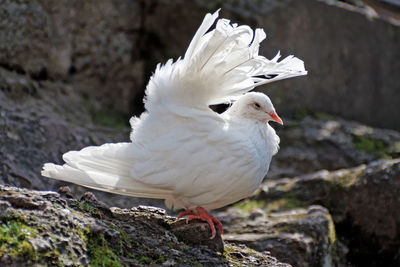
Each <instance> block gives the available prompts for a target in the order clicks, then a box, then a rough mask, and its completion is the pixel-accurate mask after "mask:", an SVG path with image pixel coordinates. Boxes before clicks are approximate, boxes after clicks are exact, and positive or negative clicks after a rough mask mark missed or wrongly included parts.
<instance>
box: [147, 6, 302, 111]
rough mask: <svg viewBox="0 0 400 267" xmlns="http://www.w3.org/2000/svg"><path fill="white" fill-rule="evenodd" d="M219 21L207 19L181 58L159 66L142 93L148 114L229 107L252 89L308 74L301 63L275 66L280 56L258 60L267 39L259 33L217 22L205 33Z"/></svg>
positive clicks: (213, 16) (286, 61) (294, 60)
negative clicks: (181, 108) (170, 109)
mask: <svg viewBox="0 0 400 267" xmlns="http://www.w3.org/2000/svg"><path fill="white" fill-rule="evenodd" d="M217 17H218V11H217V12H215V13H214V14H207V15H206V16H205V18H204V20H203V22H202V24H201V26H200V27H199V29H198V30H197V32H196V34H195V36H194V37H193V39H192V41H191V43H190V45H189V47H188V49H187V51H186V53H185V57H184V58H183V59H178V60H177V61H176V62H175V63H173V61H172V60H169V61H168V62H167V63H166V64H165V65H164V66H161V65H158V66H157V69H156V71H155V73H154V75H153V76H152V78H151V80H150V82H149V85H148V87H147V89H146V95H147V98H146V109H147V110H148V111H150V110H152V109H155V108H156V106H158V107H159V106H160V105H163V108H165V106H168V105H175V107H176V105H178V106H186V107H191V108H204V107H205V106H208V105H213V104H220V103H227V102H231V101H234V100H236V99H237V98H238V97H240V96H241V95H242V94H244V93H246V92H248V91H250V90H252V89H253V88H254V87H256V86H260V85H263V84H266V83H270V82H273V81H277V80H281V79H286V78H291V77H295V76H301V75H306V74H307V71H306V70H305V68H304V63H303V61H302V60H300V59H298V58H296V57H294V56H288V57H286V58H284V59H283V60H281V61H279V62H278V59H279V58H280V53H279V52H278V54H277V55H276V56H275V57H274V58H273V59H272V60H268V59H267V58H265V57H263V56H260V55H258V51H259V46H260V43H261V42H262V41H263V40H264V39H265V38H266V35H265V33H264V31H263V30H262V29H256V30H255V31H254V32H253V30H252V29H251V28H250V27H248V26H245V25H243V26H237V25H236V24H230V22H229V20H226V19H219V20H218V21H217V23H216V28H215V29H213V30H211V31H209V32H207V31H208V30H209V28H210V27H211V26H212V25H213V24H214V21H215V20H216V19H217ZM161 100H162V101H161ZM164 110H165V109H164Z"/></svg>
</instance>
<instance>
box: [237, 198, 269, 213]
mask: <svg viewBox="0 0 400 267" xmlns="http://www.w3.org/2000/svg"><path fill="white" fill-rule="evenodd" d="M233 207H235V208H237V209H239V210H241V211H243V212H244V213H251V212H252V211H253V210H255V209H264V208H265V207H266V203H265V202H264V201H258V200H254V199H247V200H245V201H241V202H238V203H236V204H234V205H233Z"/></svg>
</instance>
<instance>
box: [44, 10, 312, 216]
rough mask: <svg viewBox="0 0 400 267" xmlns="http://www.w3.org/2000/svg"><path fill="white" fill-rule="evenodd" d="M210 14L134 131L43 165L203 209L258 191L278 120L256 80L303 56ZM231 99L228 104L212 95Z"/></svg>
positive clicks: (163, 72)
mask: <svg viewBox="0 0 400 267" xmlns="http://www.w3.org/2000/svg"><path fill="white" fill-rule="evenodd" d="M217 17H218V11H217V12H215V13H214V14H207V15H206V16H205V18H204V20H203V23H202V24H201V26H200V28H199V29H198V30H197V32H196V34H195V36H194V38H193V40H192V41H191V43H190V45H189V47H188V49H187V51H186V53H185V56H184V58H183V59H178V60H177V61H176V62H173V61H172V60H169V61H168V62H167V63H166V64H165V65H163V66H162V65H158V66H157V69H156V71H155V73H154V75H153V76H152V78H151V79H150V81H149V84H148V86H147V89H146V98H145V108H146V112H144V113H143V114H142V115H141V116H140V118H135V117H134V118H132V119H131V125H132V133H131V141H132V142H127V143H117V144H105V145H102V146H98V147H87V148H84V149H82V150H81V151H70V152H68V153H66V154H64V156H63V159H64V161H65V164H64V165H63V166H59V165H54V164H51V163H47V164H45V165H44V167H43V171H42V175H43V176H47V177H50V178H55V179H59V180H63V181H67V182H72V183H76V184H80V185H83V186H86V187H90V188H94V189H98V190H103V191H107V192H113V193H117V194H123V195H129V196H137V197H147V198H162V199H165V200H166V204H167V205H168V206H174V207H175V208H178V209H179V208H184V207H185V208H189V209H192V208H195V207H197V206H202V207H204V208H205V209H207V210H210V209H215V208H219V207H222V206H225V205H227V204H230V203H233V202H235V201H238V200H240V199H242V198H245V197H247V196H249V195H250V194H252V193H253V192H254V190H255V189H256V188H257V187H258V186H259V185H260V183H261V181H262V179H263V178H264V176H265V175H266V173H267V171H268V168H269V164H270V161H271V158H272V156H273V155H274V154H275V153H276V152H277V150H278V144H279V137H278V136H277V135H276V134H275V131H274V130H273V129H272V128H271V127H270V126H269V125H268V121H269V120H275V121H278V122H279V121H280V119H279V117H277V116H276V113H275V110H274V107H273V105H272V103H271V101H270V100H269V98H268V97H267V96H265V95H264V94H261V93H248V92H249V91H250V90H252V89H253V88H254V87H255V86H259V85H262V84H266V83H269V82H272V81H276V80H280V79H285V78H289V77H295V76H299V75H305V74H306V73H307V72H306V71H305V69H304V64H303V61H301V60H300V59H298V58H296V57H293V56H289V57H287V58H285V59H283V60H282V61H280V62H278V58H279V57H280V55H279V53H278V55H277V56H276V57H274V58H273V59H272V60H268V59H266V58H265V57H263V56H260V55H258V49H259V44H260V42H261V41H262V40H263V39H265V33H264V31H263V30H262V29H256V30H255V32H254V33H253V30H252V29H251V28H250V27H248V26H237V25H236V24H230V23H229V21H228V20H226V19H219V20H218V21H217V23H216V28H215V29H214V30H211V31H209V32H207V31H208V30H209V28H210V27H211V26H212V25H213V23H214V21H215V20H216V18H217ZM219 103H233V105H232V106H231V107H230V108H229V109H228V110H227V111H226V112H225V113H223V114H221V115H220V114H217V113H215V112H213V111H212V110H211V109H210V108H209V105H213V104H219Z"/></svg>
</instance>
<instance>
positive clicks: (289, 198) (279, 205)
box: [266, 194, 304, 211]
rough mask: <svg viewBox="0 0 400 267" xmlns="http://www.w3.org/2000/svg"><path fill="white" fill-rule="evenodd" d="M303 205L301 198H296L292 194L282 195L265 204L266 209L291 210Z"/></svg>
mask: <svg viewBox="0 0 400 267" xmlns="http://www.w3.org/2000/svg"><path fill="white" fill-rule="evenodd" d="M300 207H304V204H303V202H302V201H301V200H299V199H298V198H296V197H295V196H293V195H290V194H286V195H285V196H284V197H282V198H280V199H277V200H274V201H271V202H269V203H268V205H267V207H266V208H267V210H268V211H277V210H291V209H296V208H300Z"/></svg>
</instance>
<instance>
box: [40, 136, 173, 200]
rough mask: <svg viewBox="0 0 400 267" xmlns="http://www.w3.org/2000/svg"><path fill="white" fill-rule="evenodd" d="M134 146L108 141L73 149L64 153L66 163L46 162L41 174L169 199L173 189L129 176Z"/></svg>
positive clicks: (82, 183) (107, 189)
mask: <svg viewBox="0 0 400 267" xmlns="http://www.w3.org/2000/svg"><path fill="white" fill-rule="evenodd" d="M131 145H132V144H131V143H117V144H105V145H102V146H99V147H87V148H84V149H82V150H81V151H70V152H68V153H66V154H64V155H63V159H64V161H65V162H66V163H65V164H64V165H62V166H61V165H55V164H52V163H46V164H44V166H43V170H42V175H43V176H46V177H49V178H54V179H58V180H62V181H66V182H71V183H75V184H79V185H82V186H85V187H89V188H93V189H97V190H101V191H106V192H112V193H116V194H122V195H129V196H137V197H147V198H167V197H168V196H169V195H170V194H171V190H168V189H163V188H157V187H155V186H154V185H147V184H145V183H143V182H140V181H137V180H135V179H134V178H133V177H131V176H130V170H131V168H132V166H133V164H134V159H133V158H130V155H132V154H131V153H129V152H130V146H131Z"/></svg>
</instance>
